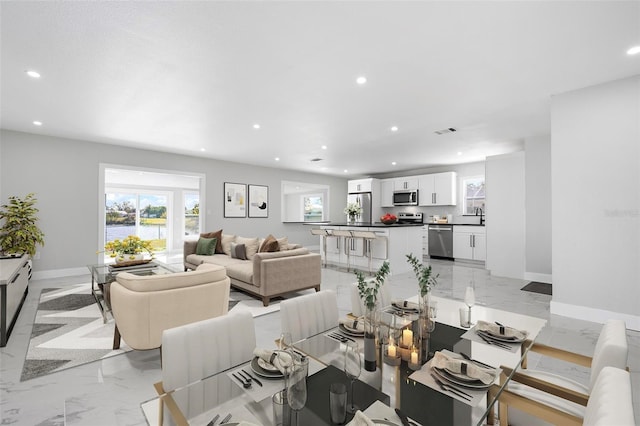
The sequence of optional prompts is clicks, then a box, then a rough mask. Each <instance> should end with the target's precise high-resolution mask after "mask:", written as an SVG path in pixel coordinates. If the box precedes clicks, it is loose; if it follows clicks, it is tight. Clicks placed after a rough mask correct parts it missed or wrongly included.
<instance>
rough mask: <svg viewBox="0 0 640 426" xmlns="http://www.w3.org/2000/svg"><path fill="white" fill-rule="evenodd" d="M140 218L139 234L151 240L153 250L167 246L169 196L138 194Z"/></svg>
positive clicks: (163, 248)
mask: <svg viewBox="0 0 640 426" xmlns="http://www.w3.org/2000/svg"><path fill="white" fill-rule="evenodd" d="M138 199H139V206H140V209H139V210H140V215H139V216H140V218H139V227H138V234H137V235H138V236H139V237H140V238H142V239H143V240H150V241H151V245H152V247H153V250H154V251H156V252H161V251H165V250H166V248H167V206H168V201H167V196H166V195H161V194H138Z"/></svg>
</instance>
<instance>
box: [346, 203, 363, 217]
mask: <svg viewBox="0 0 640 426" xmlns="http://www.w3.org/2000/svg"><path fill="white" fill-rule="evenodd" d="M360 213H362V207H360V205H359V204H358V203H349V204H347V207H345V208H344V214H346V215H348V216H349V217H354V216H358V215H359V214H360Z"/></svg>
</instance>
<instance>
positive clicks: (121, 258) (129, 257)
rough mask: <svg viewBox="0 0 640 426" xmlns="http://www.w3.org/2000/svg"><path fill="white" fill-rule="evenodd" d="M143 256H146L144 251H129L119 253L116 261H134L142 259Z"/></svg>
mask: <svg viewBox="0 0 640 426" xmlns="http://www.w3.org/2000/svg"><path fill="white" fill-rule="evenodd" d="M143 257H144V255H143V254H142V253H138V254H128V253H124V254H119V255H118V256H116V263H123V262H132V261H134V260H142V259H143Z"/></svg>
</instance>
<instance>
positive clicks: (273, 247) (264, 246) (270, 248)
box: [258, 234, 280, 253]
mask: <svg viewBox="0 0 640 426" xmlns="http://www.w3.org/2000/svg"><path fill="white" fill-rule="evenodd" d="M274 251H280V244H278V240H276V237H274V236H273V235H271V234H269V235H268V236H267V238H265V239H264V241H262V243H261V244H260V248H259V249H258V253H269V252H274Z"/></svg>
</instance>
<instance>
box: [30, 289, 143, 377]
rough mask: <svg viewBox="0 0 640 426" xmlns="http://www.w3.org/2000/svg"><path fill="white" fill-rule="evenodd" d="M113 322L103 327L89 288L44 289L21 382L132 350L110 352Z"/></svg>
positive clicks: (125, 347) (122, 349)
mask: <svg viewBox="0 0 640 426" xmlns="http://www.w3.org/2000/svg"><path fill="white" fill-rule="evenodd" d="M114 327H115V325H114V322H113V320H111V321H110V322H108V323H106V324H105V323H104V322H103V320H102V315H101V314H100V309H98V306H97V305H96V301H95V299H94V298H93V296H92V295H91V284H89V283H85V284H75V285H70V286H65V287H63V288H45V289H43V290H42V293H41V294H40V303H39V305H38V310H37V312H36V318H35V321H34V324H33V330H32V331H31V339H30V341H29V349H28V350H27V356H26V358H25V361H24V366H23V368H22V375H21V377H20V380H21V381H25V380H29V379H33V378H36V377H39V376H43V375H45V374H49V373H54V372H57V371H61V370H64V369H67V368H71V367H76V366H78V365H81V364H85V363H88V362H92V361H97V360H99V359H104V358H108V357H110V356H114V355H119V354H123V353H125V352H128V351H130V350H131V348H130V347H129V346H127V344H126V343H124V342H122V345H121V346H120V349H117V350H113V349H111V348H112V346H113V330H114Z"/></svg>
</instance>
